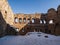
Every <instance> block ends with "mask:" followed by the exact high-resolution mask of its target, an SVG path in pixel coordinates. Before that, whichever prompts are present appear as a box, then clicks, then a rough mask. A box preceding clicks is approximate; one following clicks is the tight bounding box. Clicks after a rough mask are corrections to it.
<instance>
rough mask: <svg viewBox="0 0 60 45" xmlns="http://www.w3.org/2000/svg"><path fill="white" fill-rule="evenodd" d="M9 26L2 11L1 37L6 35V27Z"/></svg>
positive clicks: (0, 17) (0, 15)
mask: <svg viewBox="0 0 60 45" xmlns="http://www.w3.org/2000/svg"><path fill="white" fill-rule="evenodd" d="M6 27H7V24H6V21H5V20H4V18H3V16H2V14H1V12H0V37H1V36H4V35H5V29H6Z"/></svg>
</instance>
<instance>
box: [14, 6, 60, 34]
mask: <svg viewBox="0 0 60 45" xmlns="http://www.w3.org/2000/svg"><path fill="white" fill-rule="evenodd" d="M15 18H17V19H18V22H17V23H16V22H15V20H14V27H15V28H16V29H17V30H18V32H19V33H21V34H26V33H27V32H34V31H37V32H40V31H41V32H44V33H49V34H54V35H60V6H58V8H57V10H55V9H54V8H50V9H49V10H48V11H47V13H46V14H42V13H41V14H39V13H37V14H15V15H14V19H15ZM19 19H21V20H19ZM24 19H26V22H24ZM32 19H34V23H32ZM28 20H30V23H28ZM20 21H22V22H20Z"/></svg>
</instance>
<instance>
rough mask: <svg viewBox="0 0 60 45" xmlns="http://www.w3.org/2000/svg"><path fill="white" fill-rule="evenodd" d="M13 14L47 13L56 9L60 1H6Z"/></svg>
mask: <svg viewBox="0 0 60 45" xmlns="http://www.w3.org/2000/svg"><path fill="white" fill-rule="evenodd" d="M8 2H9V4H10V6H11V8H12V10H13V12H14V13H25V14H30V13H47V11H48V9H50V8H54V9H57V7H58V5H60V0H8Z"/></svg>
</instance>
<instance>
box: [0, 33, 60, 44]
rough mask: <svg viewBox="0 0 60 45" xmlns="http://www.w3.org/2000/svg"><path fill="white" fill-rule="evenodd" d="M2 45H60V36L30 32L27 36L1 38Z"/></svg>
mask: <svg viewBox="0 0 60 45" xmlns="http://www.w3.org/2000/svg"><path fill="white" fill-rule="evenodd" d="M45 36H48V37H47V38H46V37H45ZM0 45H60V36H54V35H49V34H45V33H42V32H29V33H27V34H26V35H25V36H20V35H18V36H5V37H3V38H0Z"/></svg>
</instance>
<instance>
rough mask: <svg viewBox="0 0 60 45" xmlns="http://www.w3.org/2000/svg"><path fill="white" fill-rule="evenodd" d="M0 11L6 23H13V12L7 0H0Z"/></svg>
mask: <svg viewBox="0 0 60 45" xmlns="http://www.w3.org/2000/svg"><path fill="white" fill-rule="evenodd" d="M0 11H1V13H2V16H3V18H4V20H5V21H6V23H7V24H10V25H13V21H14V18H13V17H14V14H13V12H12V10H11V7H10V6H9V4H8V2H7V0H0Z"/></svg>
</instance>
